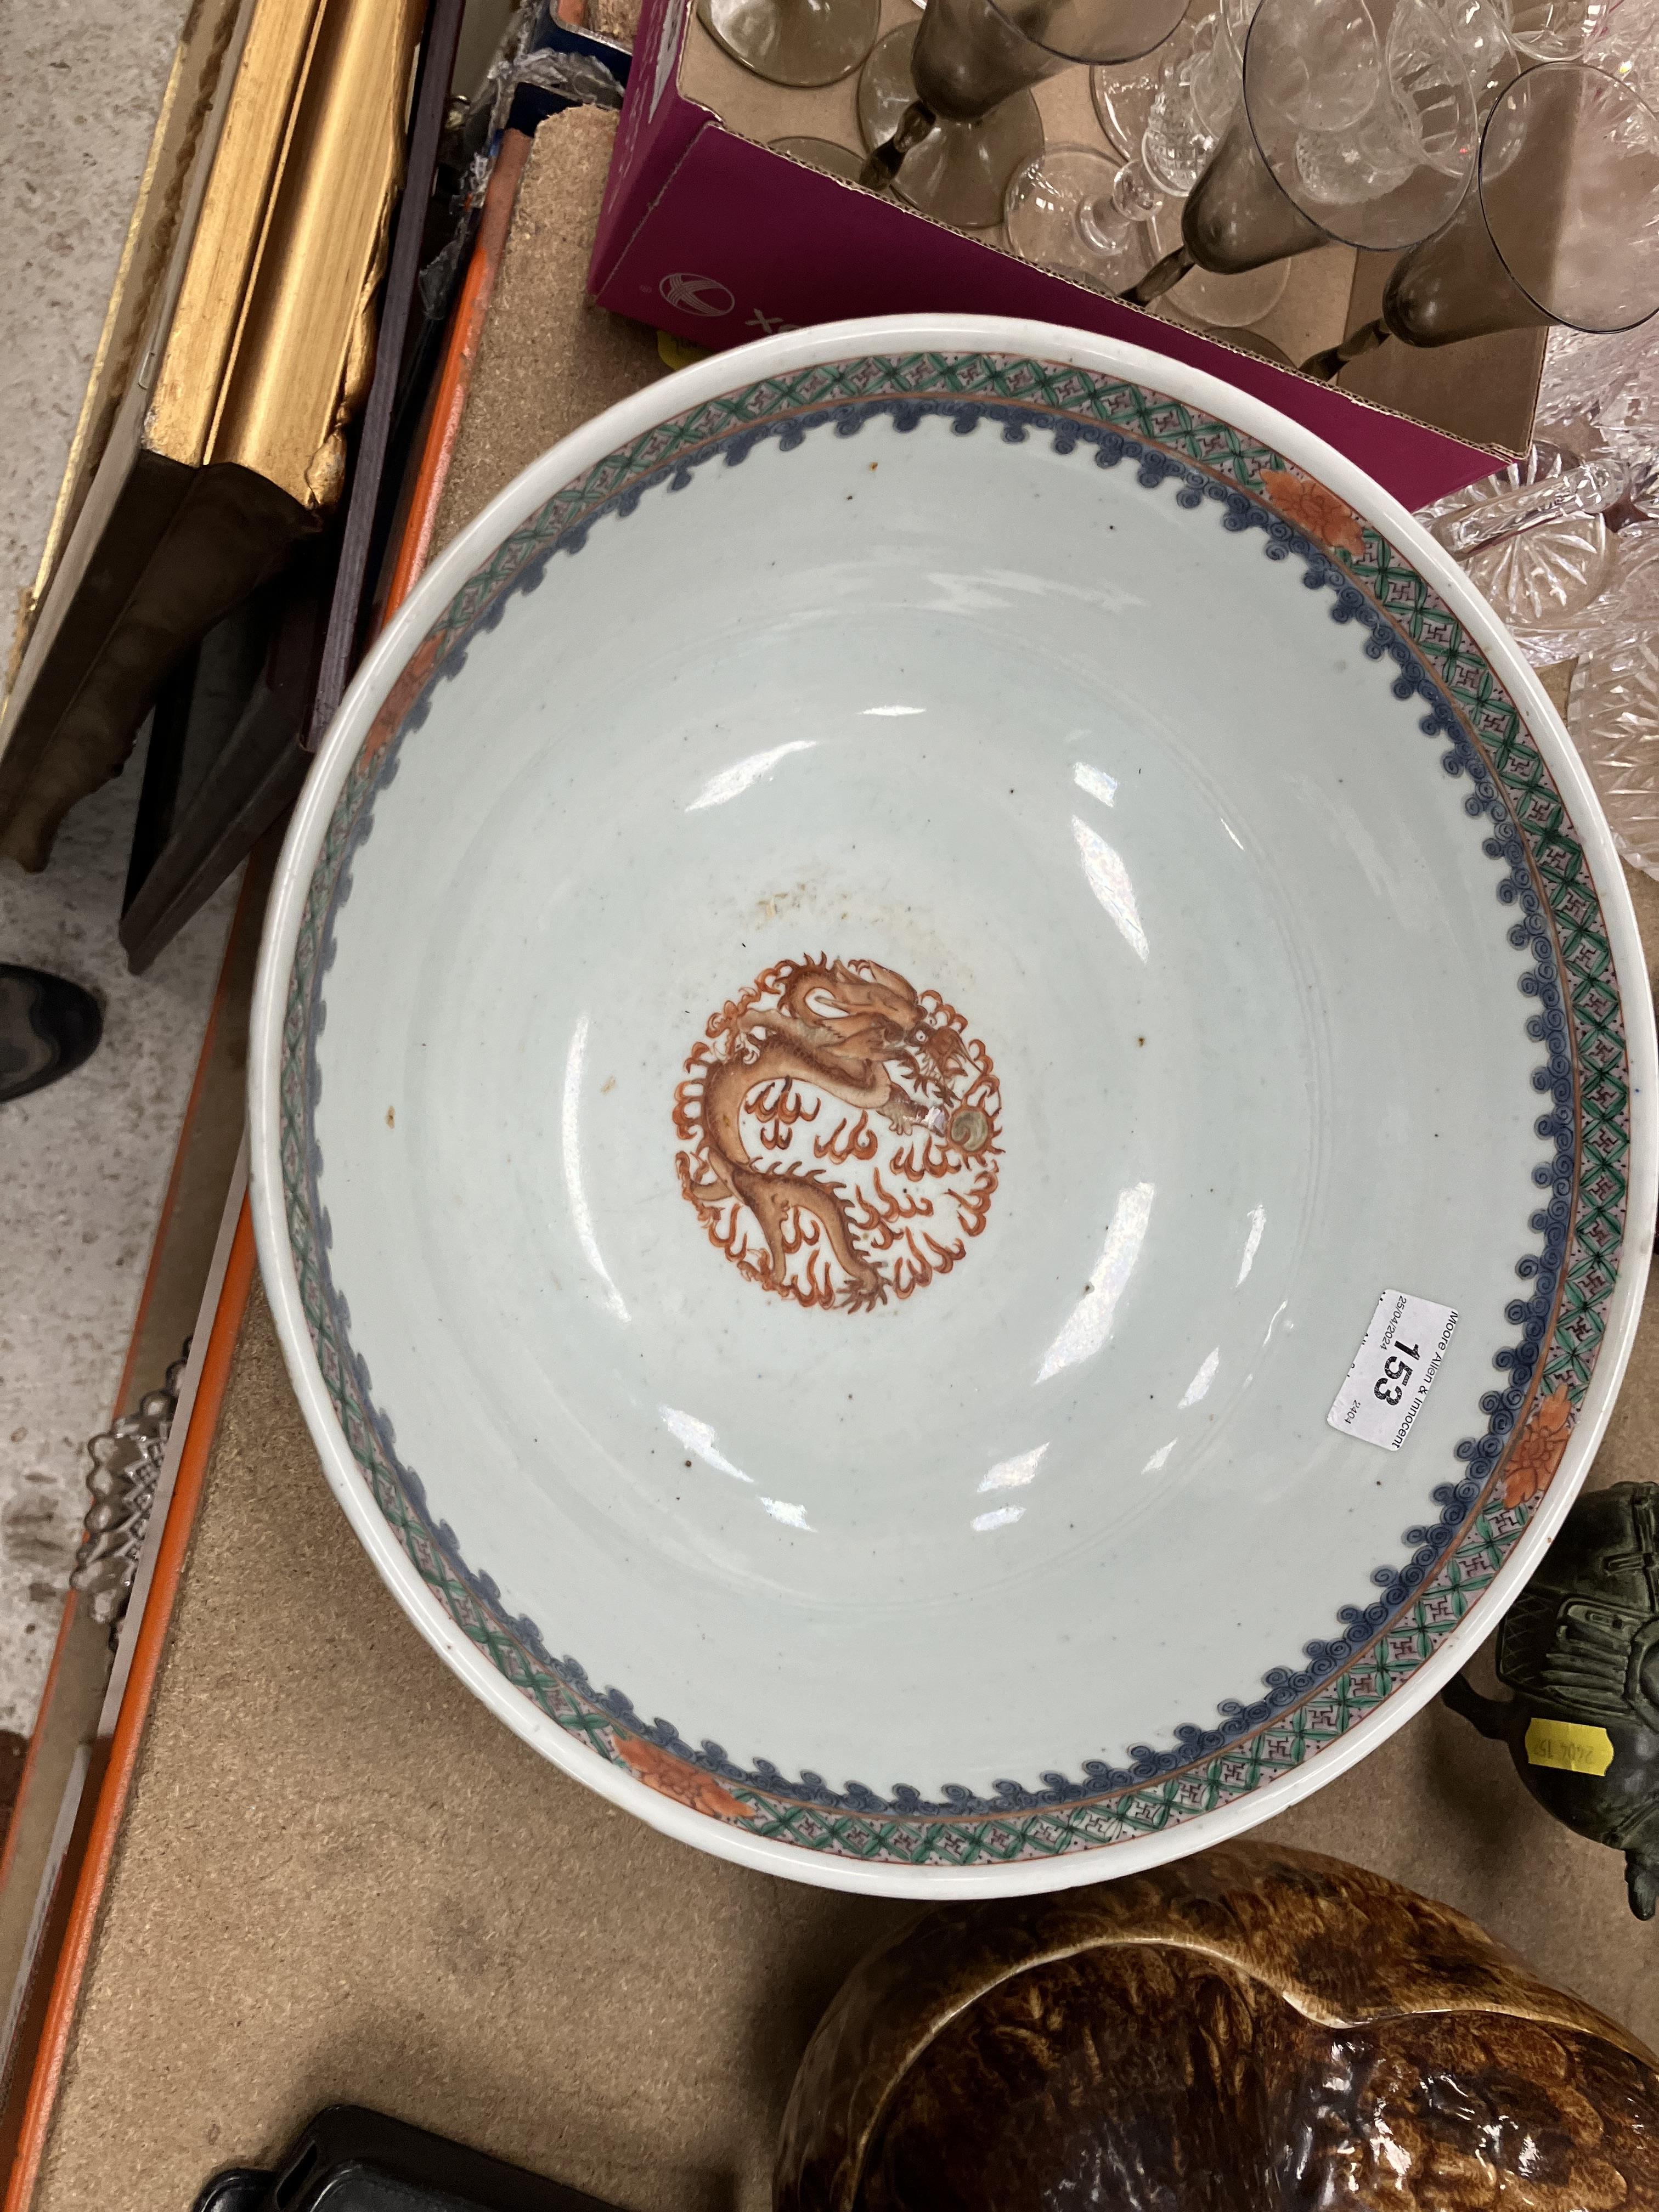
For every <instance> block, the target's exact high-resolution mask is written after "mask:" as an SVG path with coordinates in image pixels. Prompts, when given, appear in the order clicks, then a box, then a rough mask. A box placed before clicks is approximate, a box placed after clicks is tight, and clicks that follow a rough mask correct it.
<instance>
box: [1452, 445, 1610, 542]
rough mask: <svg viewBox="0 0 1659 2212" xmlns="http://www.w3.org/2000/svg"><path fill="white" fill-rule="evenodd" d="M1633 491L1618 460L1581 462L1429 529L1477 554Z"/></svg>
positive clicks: (1500, 494) (1598, 508)
mask: <svg viewBox="0 0 1659 2212" xmlns="http://www.w3.org/2000/svg"><path fill="white" fill-rule="evenodd" d="M1629 489H1630V471H1629V470H1628V469H1626V468H1625V467H1623V466H1622V465H1620V463H1619V462H1618V461H1616V460H1612V459H1608V460H1595V461H1581V462H1580V463H1579V465H1578V466H1577V468H1576V469H1564V470H1563V471H1562V472H1561V474H1560V475H1559V477H1545V478H1544V479H1543V481H1542V482H1541V483H1529V484H1516V486H1515V487H1514V488H1513V489H1511V490H1509V491H1500V492H1498V493H1497V494H1495V495H1494V496H1493V497H1492V498H1491V499H1483V500H1482V501H1480V504H1479V505H1478V506H1476V507H1471V508H1469V510H1468V513H1464V514H1451V515H1447V516H1445V517H1444V518H1443V520H1441V521H1439V522H1433V523H1431V524H1430V526H1429V527H1430V528H1431V530H1432V531H1433V532H1434V534H1435V536H1436V537H1437V538H1438V539H1439V540H1440V543H1441V544H1443V546H1444V547H1445V549H1446V550H1447V552H1448V553H1473V552H1474V550H1475V549H1476V548H1477V547H1478V546H1481V545H1490V544H1492V542H1493V541H1494V539H1496V538H1515V537H1518V536H1519V535H1520V533H1521V532H1522V531H1523V530H1535V529H1536V528H1537V526H1538V525H1539V524H1540V523H1541V522H1565V521H1568V520H1571V518H1572V517H1573V516H1575V515H1581V514H1601V513H1605V512H1606V511H1607V508H1608V507H1612V506H1613V505H1614V504H1615V503H1616V502H1617V501H1620V499H1622V498H1623V497H1624V495H1625V494H1626V492H1627V491H1628V490H1629Z"/></svg>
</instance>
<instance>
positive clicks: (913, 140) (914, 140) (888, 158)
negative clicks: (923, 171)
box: [859, 100, 939, 192]
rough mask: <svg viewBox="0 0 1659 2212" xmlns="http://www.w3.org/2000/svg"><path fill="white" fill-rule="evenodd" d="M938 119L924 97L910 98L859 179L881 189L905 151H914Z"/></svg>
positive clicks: (900, 163) (893, 174) (872, 188)
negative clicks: (892, 131) (888, 137)
mask: <svg viewBox="0 0 1659 2212" xmlns="http://www.w3.org/2000/svg"><path fill="white" fill-rule="evenodd" d="M938 122H939V118H938V116H936V115H935V114H934V112H933V109H932V108H931V107H929V106H928V105H927V101H926V100H912V101H911V102H910V105H909V106H908V107H907V108H906V109H905V111H904V113H903V115H902V117H901V118H900V121H899V127H898V129H897V130H896V131H895V132H894V133H893V135H892V137H890V139H889V140H888V141H887V143H886V144H885V145H884V146H878V147H877V148H876V149H875V150H874V151H873V152H872V155H871V156H870V158H869V160H868V161H866V163H865V165H864V170H863V173H862V174H861V175H860V178H859V182H860V184H861V185H865V186H866V187H867V189H868V190H869V191H872V192H884V191H886V189H887V187H888V186H889V185H890V184H891V183H892V181H893V179H894V178H895V177H896V176H897V174H898V173H899V171H900V169H901V168H902V167H903V166H904V157H905V155H907V154H913V153H915V149H916V148H917V147H918V146H920V145H921V142H922V140H923V139H924V138H925V137H927V134H928V132H929V131H932V130H933V128H934V127H935V125H937V124H938Z"/></svg>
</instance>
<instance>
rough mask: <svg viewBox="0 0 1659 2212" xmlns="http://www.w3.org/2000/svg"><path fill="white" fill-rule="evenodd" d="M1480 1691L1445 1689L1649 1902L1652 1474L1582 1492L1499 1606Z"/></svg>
mask: <svg viewBox="0 0 1659 2212" xmlns="http://www.w3.org/2000/svg"><path fill="white" fill-rule="evenodd" d="M1498 1679H1499V1680H1500V1681H1502V1682H1503V1683H1504V1684H1505V1686H1507V1687H1508V1688H1509V1689H1510V1690H1512V1691H1513V1692H1515V1694H1514V1696H1513V1697H1512V1698H1510V1699H1501V1698H1488V1697H1485V1696H1483V1695H1482V1694H1481V1692H1480V1691H1479V1690H1477V1689H1475V1688H1474V1686H1473V1685H1472V1684H1471V1683H1469V1682H1468V1680H1467V1679H1466V1678H1465V1677H1463V1676H1462V1675H1459V1676H1457V1677H1456V1678H1455V1680H1453V1681H1452V1682H1450V1683H1449V1684H1448V1686H1446V1688H1445V1689H1444V1691H1443V1692H1442V1693H1441V1694H1442V1695H1443V1697H1444V1699H1445V1700H1446V1703H1447V1704H1448V1705H1450V1706H1451V1708H1452V1710H1453V1711H1455V1712H1459V1713H1462V1716H1463V1717H1464V1718H1465V1719H1466V1720H1468V1721H1473V1722H1474V1725H1475V1727H1476V1728H1478V1729H1480V1733H1481V1735H1486V1736H1492V1737H1495V1738H1496V1739H1498V1741H1501V1742H1504V1743H1506V1744H1507V1745H1508V1746H1509V1748H1510V1758H1511V1759H1513V1760H1514V1762H1515V1771H1516V1773H1517V1774H1518V1775H1519V1776H1520V1777H1521V1779H1522V1782H1524V1783H1525V1784H1526V1785H1527V1788H1528V1790H1530V1791H1531V1792H1532V1794H1533V1796H1534V1797H1535V1798H1536V1799H1537V1800H1538V1802H1539V1803H1540V1804H1541V1805H1542V1806H1543V1807H1544V1808H1546V1809H1547V1811H1549V1812H1551V1813H1553V1814H1554V1815H1555V1817H1556V1819H1557V1820H1565V1822H1566V1824H1567V1826H1569V1827H1570V1828H1576V1829H1577V1832H1578V1833H1579V1834H1580V1835H1581V1836H1588V1837H1589V1838H1590V1839H1591V1841H1592V1842H1594V1843H1598V1844H1611V1845H1612V1846H1613V1849H1614V1850H1620V1851H1623V1853H1624V1854H1625V1878H1626V1884H1627V1886H1628V1888H1629V1891H1630V1902H1631V1910H1632V1912H1634V1913H1635V1914H1636V1915H1637V1917H1638V1919H1642V1920H1651V1919H1652V1917H1653V1914H1654V1907H1655V1905H1656V1904H1659V1484H1656V1483H1651V1482H1621V1483H1619V1484H1617V1485H1616V1486H1614V1487H1613V1489H1611V1490H1599V1491H1596V1492H1593V1493H1592V1494H1591V1495H1590V1496H1589V1497H1587V1498H1580V1499H1579V1500H1578V1502H1577V1504H1576V1505H1575V1506H1574V1507H1573V1509H1572V1510H1571V1513H1570V1514H1569V1515H1568V1516H1567V1518H1566V1520H1565V1523H1564V1524H1563V1526H1562V1529H1561V1533H1560V1534H1559V1536H1558V1537H1557V1538H1556V1540H1555V1542H1554V1543H1553V1546H1552V1547H1551V1548H1550V1551H1549V1553H1548V1555H1547V1557H1546V1559H1545V1560H1544V1564H1543V1565H1542V1566H1541V1567H1540V1568H1539V1570H1538V1571H1537V1573H1536V1574H1535V1575H1534V1577H1533V1578H1532V1580H1531V1581H1530V1582H1529V1583H1528V1585H1527V1587H1526V1589H1524V1590H1523V1591H1522V1594H1521V1595H1520V1596H1519V1597H1518V1598H1517V1599H1516V1601H1515V1603H1514V1605H1513V1606H1512V1607H1510V1611H1509V1612H1508V1613H1506V1614H1505V1616H1504V1626H1503V1627H1502V1629H1501V1630H1500V1631H1499V1632H1498Z"/></svg>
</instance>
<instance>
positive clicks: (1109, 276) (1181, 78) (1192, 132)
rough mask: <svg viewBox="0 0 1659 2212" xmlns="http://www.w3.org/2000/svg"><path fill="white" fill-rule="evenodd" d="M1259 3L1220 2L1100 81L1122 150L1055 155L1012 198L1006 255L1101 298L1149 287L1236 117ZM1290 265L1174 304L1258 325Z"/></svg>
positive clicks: (1038, 164)
mask: <svg viewBox="0 0 1659 2212" xmlns="http://www.w3.org/2000/svg"><path fill="white" fill-rule="evenodd" d="M1254 8H1255V0H1220V4H1219V5H1218V6H1217V7H1215V8H1213V9H1212V10H1211V12H1210V13H1209V14H1208V15H1201V16H1198V17H1196V18H1194V16H1193V15H1188V16H1187V18H1186V19H1185V20H1184V21H1182V23H1180V24H1179V25H1178V26H1177V27H1176V29H1175V31H1174V32H1173V33H1171V34H1170V37H1169V38H1168V39H1167V40H1165V41H1164V44H1163V45H1162V46H1160V47H1158V49H1157V51H1156V52H1155V53H1154V54H1152V56H1150V57H1147V58H1143V59H1142V60H1140V61H1139V62H1138V63H1135V64H1117V65H1115V66H1110V67H1108V66H1104V65H1103V66H1100V67H1097V68H1096V69H1094V70H1091V72H1090V92H1091V96H1092V99H1093V101H1094V109H1095V114H1096V116H1097V119H1098V121H1099V123H1100V127H1101V131H1102V132H1103V135H1104V137H1105V138H1106V140H1107V143H1108V145H1109V148H1110V149H1112V151H1111V152H1110V153H1103V152H1102V151H1101V150H1100V149H1097V148H1092V147H1088V146H1049V147H1045V148H1044V149H1043V150H1042V153H1041V154H1040V155H1037V157H1036V159H1035V160H1034V161H1031V162H1030V164H1029V165H1028V166H1027V167H1026V168H1025V169H1024V171H1022V172H1021V173H1019V174H1018V175H1017V176H1016V177H1015V178H1014V179H1013V182H1012V184H1011V185H1010V186H1009V188H1008V202H1007V207H1006V211H1005V215H1004V224H1005V233H1006V238H1007V241H1008V244H1009V245H1010V246H1012V249H1013V250H1014V252H1016V253H1018V254H1020V255H1022V256H1023V257H1024V258H1025V259H1026V260H1028V261H1036V262H1038V263H1040V264H1042V266H1043V267H1045V268H1048V269H1052V270H1056V271H1058V272H1059V273H1060V274H1061V275H1063V276H1070V277H1071V278H1073V281H1074V282H1077V283H1085V284H1090V285H1092V286H1094V287H1095V288H1096V289H1099V290H1103V291H1107V292H1112V293H1121V292H1122V291H1123V289H1125V287H1126V286H1127V285H1129V284H1131V283H1133V282H1134V281H1135V280H1136V279H1137V278H1138V277H1139V276H1144V275H1145V273H1146V269H1147V266H1148V264H1150V263H1152V262H1153V261H1155V260H1156V259H1157V258H1158V256H1159V254H1160V253H1161V252H1163V251H1164V248H1165V246H1166V245H1170V244H1173V243H1174V240H1173V237H1172V236H1170V233H1171V232H1172V230H1174V229H1177V228H1178V227H1179V224H1180V220H1181V203H1182V200H1184V199H1185V197H1186V196H1187V194H1188V191H1190V190H1191V189H1192V187H1193V185H1194V183H1195V182H1196V181H1197V179H1198V177H1199V175H1200V173H1201V172H1202V170H1203V167H1204V165H1205V163H1206V161H1208V159H1209V157H1210V155H1211V154H1212V152H1213V151H1214V149H1215V145H1216V142H1217V140H1218V138H1219V137H1220V136H1221V134H1222V132H1223V131H1225V129H1226V127H1227V124H1228V122H1229V121H1230V120H1231V116H1232V114H1233V112H1234V110H1235V109H1236V108H1237V105H1238V101H1239V97H1240V94H1241V92H1242V90H1243V46H1244V38H1245V34H1246V33H1247V32H1248V30H1249V23H1250V17H1251V15H1252V13H1253V11H1254ZM1285 276H1286V271H1285V267H1284V265H1283V264H1275V265H1272V266H1269V267H1267V268H1264V269H1259V270H1252V271H1251V272H1250V273H1249V275H1247V276H1220V277H1215V276H1206V275H1204V274H1203V273H1202V272H1200V273H1199V274H1197V275H1195V276H1190V277H1188V279H1187V280H1186V282H1185V283H1184V284H1183V285H1182V288H1181V289H1180V291H1179V293H1178V295H1176V298H1175V299H1174V300H1173V301H1172V302H1171V304H1172V305H1173V306H1175V307H1178V308H1179V309H1180V311H1181V312H1182V313H1183V314H1185V315H1187V316H1188V317H1189V318H1191V319H1194V320H1195V321H1199V322H1203V323H1208V324H1212V325H1229V326H1232V327H1231V328H1230V329H1229V331H1228V332H1227V334H1228V335H1229V336H1231V337H1232V338H1233V339H1234V341H1235V342H1236V343H1249V344H1251V345H1255V346H1257V347H1258V348H1259V346H1260V343H1261V342H1260V341H1259V340H1255V339H1251V340H1248V341H1246V340H1245V339H1244V337H1243V332H1242V331H1240V330H1239V329H1238V328H1237V325H1248V324H1250V323H1253V322H1257V321H1259V320H1260V319H1261V317H1262V316H1263V315H1265V314H1267V313H1269V311H1270V310H1271V309H1272V308H1273V306H1274V305H1275V304H1276V303H1277V301H1278V300H1279V297H1280V295H1282V293H1283V292H1284V289H1285Z"/></svg>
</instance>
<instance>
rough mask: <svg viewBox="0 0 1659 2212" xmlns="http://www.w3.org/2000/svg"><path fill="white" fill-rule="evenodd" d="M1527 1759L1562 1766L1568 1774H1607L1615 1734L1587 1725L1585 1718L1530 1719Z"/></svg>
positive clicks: (1539, 1763) (1531, 1761) (1535, 1763)
mask: <svg viewBox="0 0 1659 2212" xmlns="http://www.w3.org/2000/svg"><path fill="white" fill-rule="evenodd" d="M1527 1763H1528V1765H1530V1766H1557V1767H1560V1768H1561V1769H1562V1770H1563V1771H1565V1772H1566V1773H1568V1774H1605V1773H1606V1772H1607V1769H1608V1767H1610V1766H1611V1765H1613V1738H1612V1737H1611V1736H1610V1735H1608V1734H1607V1730H1606V1729H1604V1728H1588V1727H1586V1726H1585V1724H1584V1723H1583V1722H1582V1721H1546V1720H1533V1721H1528V1723H1527Z"/></svg>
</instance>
